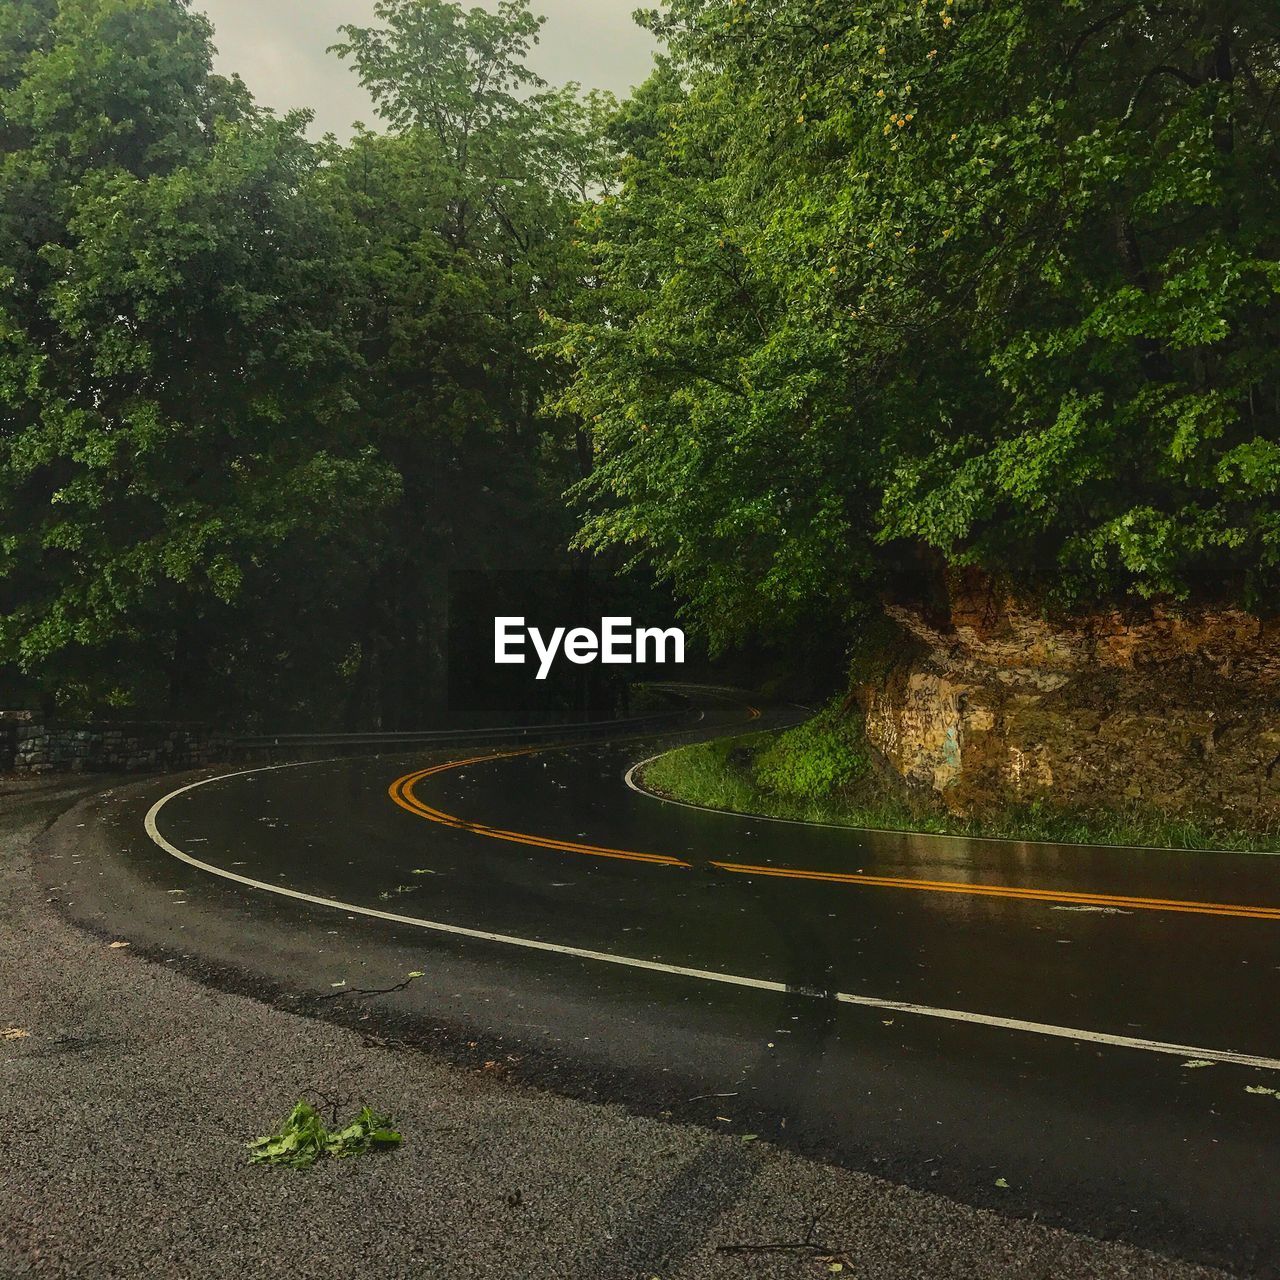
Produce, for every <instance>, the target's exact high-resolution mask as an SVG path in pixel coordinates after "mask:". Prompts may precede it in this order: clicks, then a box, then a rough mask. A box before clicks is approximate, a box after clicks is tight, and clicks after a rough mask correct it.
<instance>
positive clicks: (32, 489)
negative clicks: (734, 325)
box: [0, 0, 614, 727]
mask: <svg viewBox="0 0 1280 1280" xmlns="http://www.w3.org/2000/svg"><path fill="white" fill-rule="evenodd" d="M376 16H377V25H374V26H370V27H355V26H350V27H347V28H345V29H344V41H343V43H342V44H340V45H339V46H338V52H339V53H340V54H342V55H343V56H345V57H348V58H349V59H350V60H351V62H352V63H353V64H354V68H355V70H356V71H357V72H358V74H359V75H360V76H361V78H362V79H363V80H364V81H365V83H366V84H367V85H368V86H369V88H370V89H371V91H372V93H373V95H374V98H375V101H376V103H377V104H378V107H379V111H380V113H381V115H382V116H383V119H384V121H385V123H386V124H387V126H388V132H387V133H386V134H383V135H376V134H373V133H369V132H363V131H362V132H359V133H357V135H356V137H355V138H354V139H353V140H352V142H351V143H350V145H345V146H344V145H339V144H338V143H337V142H336V141H335V140H333V139H328V140H326V141H325V142H323V143H320V144H314V143H311V142H309V141H308V140H307V139H306V137H305V134H304V129H305V126H306V124H307V118H306V117H305V115H303V114H301V113H298V114H294V115H288V116H285V117H283V118H277V117H275V116H273V115H271V114H270V113H265V112H262V111H259V110H258V109H257V108H256V107H255V105H254V103H253V101H252V99H251V98H250V96H249V94H248V92H247V91H246V90H245V88H244V86H243V85H242V84H240V83H239V82H238V81H236V80H226V79H224V78H222V77H219V76H216V75H214V74H213V73H212V71H211V56H212V49H211V44H210V36H211V32H210V28H209V25H208V23H207V21H206V20H205V19H204V18H203V17H200V16H197V15H196V14H195V13H193V12H192V10H191V8H190V5H189V3H188V0H24V3H21V4H17V5H14V4H7V5H4V6H0V671H3V672H4V673H5V675H6V676H9V675H11V674H12V673H13V672H15V671H16V672H19V673H22V674H23V675H24V676H25V677H26V678H27V679H28V681H29V682H30V683H31V684H32V685H34V686H35V687H37V688H39V689H41V690H44V691H46V692H56V694H57V696H58V699H59V700H60V701H61V703H62V704H63V705H64V706H74V707H75V708H76V709H77V710H85V709H90V708H98V707H101V706H103V705H104V704H105V705H111V706H121V707H141V708H145V709H147V710H156V711H160V712H162V713H176V714H180V715H192V714H197V715H218V716H221V717H228V718H230V717H236V718H239V719H241V720H243V718H244V717H245V715H246V713H247V712H248V711H250V709H252V710H253V711H255V712H256V713H258V714H260V715H267V716H271V717H272V720H273V723H275V724H278V723H279V722H280V720H279V718H283V717H284V716H285V715H290V716H291V717H292V718H294V719H295V720H299V721H301V722H303V723H308V724H312V725H316V724H319V723H323V722H324V721H325V720H330V721H331V720H333V719H345V720H346V721H347V723H348V724H350V725H351V726H352V727H354V726H355V725H356V724H358V723H361V722H373V723H378V724H381V725H383V726H386V727H393V726H395V725H397V724H400V725H403V724H405V723H418V722H419V721H420V718H421V717H422V715H423V714H424V708H426V707H427V706H428V705H430V704H431V703H432V702H433V701H434V702H435V703H437V704H438V703H439V701H441V700H442V697H443V687H442V686H443V681H444V669H443V658H444V652H445V648H446V644H445V628H446V624H447V618H448V593H449V575H450V574H451V573H452V572H455V571H457V570H459V569H463V570H465V569H467V568H469V567H484V568H486V569H490V570H492V569H497V568H510V569H518V568H529V567H533V568H543V567H560V566H562V565H564V564H565V562H566V560H567V553H566V551H565V544H566V543H567V541H568V539H569V537H570V535H571V532H572V524H571V520H570V519H569V517H568V515H567V514H566V512H565V511H564V508H563V504H562V502H561V500H560V495H561V493H562V492H563V490H564V489H565V488H566V487H568V485H569V484H571V483H572V482H573V481H574V480H575V479H577V478H579V477H580V475H581V468H580V465H579V459H580V456H581V451H580V450H579V447H578V445H579V442H578V440H577V439H576V437H575V435H574V425H575V424H572V423H561V422H557V421H554V420H553V419H551V418H550V417H548V416H547V415H545V414H544V413H543V412H542V408H541V406H542V403H543V401H544V399H545V398H546V396H547V395H548V393H549V392H550V391H551V390H552V389H553V387H554V384H555V380H556V378H557V377H558V376H559V375H558V374H557V372H556V370H555V369H554V368H553V367H552V363H551V362H550V361H549V360H548V359H547V358H546V357H545V356H542V355H539V354H537V353H536V352H535V351H534V350H533V348H534V347H535V346H536V344H537V342H538V341H539V340H540V338H541V336H542V320H541V312H542V310H543V309H544V308H548V307H552V306H554V305H558V303H559V301H560V300H561V299H562V298H564V297H566V296H569V295H571V294H573V293H574V292H575V291H576V290H577V288H578V286H579V283H580V281H581V278H582V270H583V265H584V263H583V258H582V254H581V252H580V250H579V249H577V248H576V247H575V246H574V245H573V244H572V224H573V221H574V219H575V217H576V214H577V211H578V209H579V207H580V205H581V203H582V201H583V200H584V199H585V198H586V196H587V194H588V192H590V191H594V190H597V189H598V187H599V184H600V183H601V182H602V180H603V178H604V175H605V173H606V172H607V169H608V157H609V155H610V147H609V145H608V144H607V143H606V141H605V140H604V138H603V132H602V130H603V123H604V120H605V118H606V117H607V116H608V115H609V114H610V113H611V112H612V110H613V105H614V104H613V103H612V101H611V100H609V99H608V98H607V97H605V96H602V95H585V96H584V95H582V94H580V93H579V92H578V91H577V89H576V88H575V87H573V86H570V87H569V88H567V89H564V90H553V89H549V88H547V87H546V86H544V85H542V84H541V82H540V81H538V80H537V78H536V77H535V76H534V75H533V74H532V73H531V72H530V71H528V69H527V68H526V67H525V65H524V58H525V55H526V53H527V51H528V48H529V45H530V43H531V41H532V40H533V39H534V37H535V36H536V32H537V29H538V27H539V25H540V20H539V19H536V18H534V17H533V16H532V15H531V14H530V12H529V8H528V4H527V0H513V2H512V3H506V4H504V5H502V6H501V7H500V9H499V11H498V12H497V13H494V14H490V13H487V12H485V11H484V10H483V9H479V8H476V9H472V10H470V11H464V10H463V9H462V7H461V6H460V5H458V4H454V3H448V2H446V0H383V2H382V3H380V4H379V5H378V6H377V8H376ZM334 70H335V74H338V73H340V70H339V67H338V65H337V64H336V63H335V68H334ZM344 703H345V704H346V705H345V707H344V706H343V704H344ZM277 717H279V718H277Z"/></svg>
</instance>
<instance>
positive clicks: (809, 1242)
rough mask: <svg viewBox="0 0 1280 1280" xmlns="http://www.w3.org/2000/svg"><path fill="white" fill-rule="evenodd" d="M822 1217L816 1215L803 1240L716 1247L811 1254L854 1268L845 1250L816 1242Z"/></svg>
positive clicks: (719, 1250)
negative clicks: (815, 1237)
mask: <svg viewBox="0 0 1280 1280" xmlns="http://www.w3.org/2000/svg"><path fill="white" fill-rule="evenodd" d="M820 1218H821V1215H820V1214H814V1216H813V1218H812V1220H811V1221H810V1223H809V1229H808V1230H807V1231H806V1232H805V1233H804V1239H803V1240H796V1241H791V1242H788V1241H784V1240H772V1241H768V1242H766V1243H764V1244H718V1245H716V1252H717V1253H802V1252H809V1253H813V1254H815V1255H816V1256H817V1257H819V1258H821V1259H822V1260H824V1261H827V1262H842V1263H844V1264H845V1266H852V1265H853V1263H852V1261H851V1260H850V1259H849V1257H848V1256H847V1255H846V1254H845V1253H844V1251H843V1250H840V1249H833V1248H832V1247H831V1246H830V1245H828V1244H823V1243H822V1242H821V1241H818V1240H815V1239H814V1236H815V1235H816V1234H817V1231H818V1222H819V1221H820Z"/></svg>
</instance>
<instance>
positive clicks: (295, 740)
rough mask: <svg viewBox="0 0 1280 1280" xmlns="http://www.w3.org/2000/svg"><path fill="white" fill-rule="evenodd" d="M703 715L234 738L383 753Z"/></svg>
mask: <svg viewBox="0 0 1280 1280" xmlns="http://www.w3.org/2000/svg"><path fill="white" fill-rule="evenodd" d="M697 714H698V712H697V709H696V708H695V707H693V706H691V705H690V706H685V707H680V708H675V709H673V710H671V711H661V712H655V713H653V714H651V715H647V716H632V717H630V718H628V719H623V720H584V721H580V722H578V723H575V724H526V725H498V726H494V727H487V728H479V729H423V730H407V731H405V730H401V731H395V732H385V733H380V732H374V733H266V734H251V735H244V736H241V737H235V738H232V739H230V746H231V748H232V749H233V750H234V751H237V752H245V753H246V754H248V753H252V752H257V751H265V752H268V753H271V754H274V753H275V752H277V751H280V752H287V751H314V750H321V749H325V750H327V749H331V748H344V749H347V750H359V749H375V750H376V749H382V748H397V747H418V746H433V745H440V746H445V745H448V744H450V743H465V742H488V741H494V742H513V741H514V742H520V741H530V740H533V741H539V742H545V741H548V740H554V739H558V738H561V737H583V736H595V735H597V734H605V733H609V734H613V733H629V732H632V731H635V732H641V733H643V732H645V731H646V730H649V729H663V728H666V727H668V726H672V727H674V726H676V725H680V724H683V723H684V722H686V721H687V720H688V719H689V718H690V717H694V716H696V715H697Z"/></svg>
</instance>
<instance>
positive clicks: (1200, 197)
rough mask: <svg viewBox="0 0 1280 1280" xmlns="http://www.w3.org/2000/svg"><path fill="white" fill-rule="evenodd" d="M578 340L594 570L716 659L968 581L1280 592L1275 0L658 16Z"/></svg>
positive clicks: (719, 6)
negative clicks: (657, 589) (877, 600)
mask: <svg viewBox="0 0 1280 1280" xmlns="http://www.w3.org/2000/svg"><path fill="white" fill-rule="evenodd" d="M647 21H648V22H649V23H650V25H651V26H652V27H653V28H654V29H655V30H657V31H658V32H660V33H661V34H663V35H664V36H665V37H666V39H667V40H668V44H669V51H670V61H669V62H668V63H666V64H665V65H664V66H662V67H661V68H660V69H659V71H658V72H657V74H656V75H655V77H654V78H653V79H652V80H651V81H650V83H649V84H648V85H647V86H645V88H644V89H643V90H642V91H641V93H640V94H638V95H637V97H636V99H635V101H634V102H633V103H632V104H630V106H629V107H628V112H629V116H628V117H627V118H626V120H625V121H620V122H619V128H620V129H621V130H622V132H621V133H620V135H619V136H620V138H621V139H622V140H623V141H624V142H625V144H626V145H627V147H628V150H629V155H628V157H627V158H626V160H625V161H624V166H623V174H624V185H623V188H622V190H621V192H620V193H619V195H618V198H617V199H613V200H607V201H605V202H603V203H602V204H601V205H600V207H599V208H598V210H597V211H596V213H595V215H594V217H593V220H592V225H591V228H590V234H591V240H592V244H593V252H594V258H595V263H596V269H597V272H598V274H599V276H600V278H601V280H602V281H603V284H602V286H601V297H600V305H599V307H598V309H597V311H596V312H595V313H594V314H578V315H574V316H571V317H568V318H567V325H566V328H565V330H564V331H563V332H562V334H561V351H562V353H563V354H564V355H565V356H566V358H568V359H569V360H570V361H571V362H572V364H573V368H574V377H573V381H572V383H571V385H570V387H569V389H568V391H567V393H566V397H565V402H566V404H567V405H570V406H572V407H573V408H574V409H576V410H577V411H579V412H581V413H583V414H584V415H586V416H587V417H588V419H589V420H590V421H591V423H592V424H593V431H594V433H595V439H596V445H597V450H598V452H599V464H598V466H597V468H596V470H595V472H594V475H593V477H592V479H591V481H590V482H589V485H588V487H587V492H586V496H587V498H588V501H589V504H590V518H589V522H588V524H587V526H586V530H585V532H584V534H583V540H584V542H585V543H586V544H588V545H591V546H597V547H599V546H606V545H610V544H614V543H622V544H626V545H629V546H632V547H635V548H639V549H641V550H642V553H643V554H645V555H648V556H652V557H653V558H654V559H655V560H656V561H657V562H658V564H659V565H660V566H661V567H662V568H663V570H664V571H665V572H666V573H667V574H668V575H669V576H670V577H671V578H672V579H673V580H674V581H675V582H676V584H677V585H678V586H679V587H680V589H681V590H682V592H683V593H684V594H685V595H686V596H687V598H688V599H689V601H690V606H691V610H692V611H693V613H694V614H695V616H697V617H699V618H700V619H702V620H703V621H704V622H705V624H706V625H707V627H708V628H710V629H712V630H713V631H716V632H719V633H720V634H721V635H722V636H724V637H729V636H732V635H735V634H742V633H743V632H744V631H749V630H750V629H752V628H765V629H768V628H773V627H776V626H778V625H779V624H780V623H785V622H787V621H792V622H794V621H798V620H802V619H804V620H807V621H808V622H809V623H810V624H811V623H812V622H813V621H814V620H815V619H817V618H821V617H822V616H824V614H827V613H832V612H833V613H835V614H836V615H847V612H848V610H849V609H850V608H851V607H854V606H855V605H856V602H857V601H859V600H860V599H861V598H864V597H865V596H866V595H867V594H874V593H875V592H877V591H880V590H884V589H888V588H889V587H890V586H891V585H892V584H894V583H895V582H897V583H901V581H902V577H903V575H904V574H906V575H908V580H909V581H910V579H911V578H912V577H914V578H915V579H916V589H923V586H924V584H922V583H921V582H920V581H919V580H920V578H921V577H925V576H928V575H927V574H926V573H924V572H923V570H922V568H921V567H922V566H936V565H938V564H940V563H945V564H950V565H976V566H980V567H981V568H982V569H985V570H987V571H988V572H990V573H991V574H993V575H994V576H996V577H998V578H1001V579H1003V580H1005V581H1006V582H1008V583H1010V584H1012V585H1013V586H1014V587H1016V588H1017V589H1019V590H1021V591H1023V592H1024V593H1026V594H1028V595H1033V596H1037V597H1040V598H1043V599H1045V600H1046V601H1048V602H1050V603H1058V604H1080V603H1085V604H1092V603H1098V602H1102V601H1117V600H1124V599H1127V598H1151V597H1172V598H1178V599H1196V598H1201V599H1203V598H1212V599H1217V600H1226V601H1235V602H1244V603H1245V604H1248V605H1250V606H1253V607H1265V606H1266V605H1267V604H1268V602H1269V601H1270V599H1271V597H1272V595H1273V593H1274V590H1275V588H1276V586H1277V585H1280V511H1278V510H1277V502H1276V495H1277V491H1278V488H1280V368H1278V366H1277V359H1278V351H1280V347H1278V343H1277V339H1278V338H1280V332H1278V326H1280V301H1278V294H1280V220H1278V219H1277V216H1276V210H1277V208H1280V190H1278V188H1277V183H1278V182H1280V141H1278V135H1277V112H1278V110H1280V21H1278V20H1277V14H1276V12H1275V9H1274V6H1273V5H1271V4H1269V3H1266V2H1265V0H1231V2H1230V3H1226V4H1223V3H1219V2H1214V3H1207V2H1201V3H1192V4H1184V5H1177V6H1174V5H1165V4H1162V3H1145V2H1142V3H1140V2H1137V0H1134V2H1131V3H1129V2H1125V0H1121V2H1120V3H1115V4H1102V3H1087V2H1085V0H1074V2H1072V3H1065V4H1061V5H1057V4H1055V5H1045V4H1041V3H1036V2H1035V0H987V2H986V3H982V4H978V3H972V2H967V0H954V2H953V0H925V2H924V3H921V2H920V0H873V2H872V3H862V2H859V3H853V2H852V0H822V2H821V3H816V4H815V3H808V2H801V0H671V3H669V4H668V5H666V6H665V7H664V9H662V10H661V11H656V12H653V13H651V14H649V15H648V17H647Z"/></svg>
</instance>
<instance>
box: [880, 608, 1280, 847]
mask: <svg viewBox="0 0 1280 1280" xmlns="http://www.w3.org/2000/svg"><path fill="white" fill-rule="evenodd" d="M890 614H891V616H892V617H893V618H894V619H895V620H896V621H897V622H898V624H899V625H900V626H902V627H903V628H904V629H905V630H906V631H907V632H909V633H910V635H911V636H913V637H914V639H915V641H916V642H917V643H916V645H915V647H914V648H915V652H914V654H913V655H912V656H910V657H904V658H903V659H902V660H900V661H899V662H898V663H897V664H896V665H895V666H894V667H893V668H892V670H891V671H890V673H889V675H888V676H887V677H886V678H885V679H883V680H881V681H877V682H876V683H875V684H874V685H868V686H865V687H864V688H863V689H862V690H861V691H860V701H861V704H862V707H863V710H864V712H865V716H866V728H867V734H868V737H869V738H870V740H871V742H872V744H873V745H874V746H875V747H876V748H877V749H878V750H879V751H880V752H881V754H882V755H883V756H884V758H885V759H886V760H887V761H888V762H889V764H890V765H891V766H892V767H893V768H894V769H895V770H896V771H897V772H898V773H900V774H901V775H902V777H903V778H905V779H906V780H907V781H908V782H910V783H912V784H914V785H916V786H918V787H920V788H922V789H927V790H930V791H932V792H935V793H936V794H937V796H938V797H939V798H940V799H941V801H942V802H943V803H944V804H945V805H946V806H947V807H948V808H949V809H951V810H952V811H954V812H957V813H964V814H975V813H981V812H983V811H984V810H990V809H992V808H995V807H999V806H1004V805H1007V804H1009V803H1011V802H1014V803H1016V802H1020V801H1021V802H1025V801H1028V800H1032V799H1039V800H1043V801H1047V802H1050V803H1053V804H1060V805H1062V806H1064V807H1072V808H1089V807H1094V806H1098V805H1105V806H1112V807H1115V806H1123V805H1136V806H1140V807H1142V808H1145V809H1149V810H1155V811H1158V812H1163V813H1167V814H1173V815H1185V816H1209V817H1212V818H1222V819H1225V821H1226V822H1227V823H1229V824H1232V825H1248V826H1261V825H1269V824H1270V823H1272V822H1275V821H1277V820H1280V620H1262V619H1259V618H1256V617H1252V616H1250V615H1248V614H1245V613H1242V612H1237V611H1232V610H1226V611H1217V612H1211V611H1197V612H1190V611H1188V612H1178V611H1175V610H1171V609H1162V608H1157V609H1153V610H1151V611H1149V612H1147V613H1145V614H1143V615H1142V616H1136V617H1135V616H1124V615H1122V614H1120V613H1109V614H1103V615H1095V616H1089V617H1078V618H1071V619H1066V620H1060V621H1056V622H1049V621H1046V620H1045V619H1044V618H1043V617H1041V616H1040V615H1039V614H1038V613H1035V612H1033V611H1031V610H1028V609H1026V608H1024V607H1022V606H1020V605H1019V604H1018V603H1017V602H1016V601H1013V600H1010V599H1008V598H1007V597H1001V596H997V595H996V594H994V593H992V592H991V591H989V590H982V589H975V588H974V587H972V586H970V587H969V588H968V589H963V588H959V589H957V590H955V591H954V592H953V595H952V602H951V608H950V617H949V618H947V619H945V620H943V621H936V620H926V618H925V617H924V616H923V614H921V613H920V612H917V611H915V610H911V609H906V608H891V609H890Z"/></svg>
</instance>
